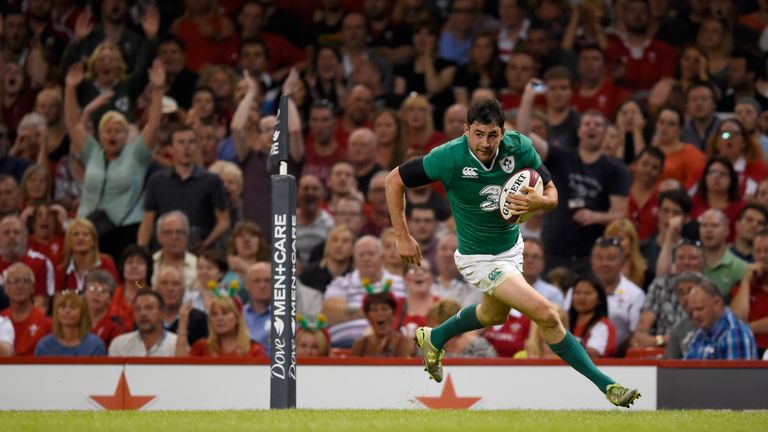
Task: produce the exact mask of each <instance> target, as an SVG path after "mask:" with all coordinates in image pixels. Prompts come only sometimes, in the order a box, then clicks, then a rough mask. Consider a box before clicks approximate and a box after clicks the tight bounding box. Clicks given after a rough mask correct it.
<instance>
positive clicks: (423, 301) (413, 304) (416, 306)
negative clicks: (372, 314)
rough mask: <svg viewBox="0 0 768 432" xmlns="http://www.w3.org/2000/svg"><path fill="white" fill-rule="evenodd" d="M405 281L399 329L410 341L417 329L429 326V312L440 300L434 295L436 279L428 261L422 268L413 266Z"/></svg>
mask: <svg viewBox="0 0 768 432" xmlns="http://www.w3.org/2000/svg"><path fill="white" fill-rule="evenodd" d="M403 280H404V281H405V295H406V297H405V304H404V306H403V312H402V316H403V317H402V322H401V323H400V326H399V328H400V332H401V333H403V334H404V335H405V336H407V337H408V338H409V339H410V338H412V337H413V336H415V335H416V329H417V328H419V327H423V326H425V325H427V312H429V310H430V309H431V308H432V306H433V305H434V304H435V303H437V302H438V301H440V298H439V297H437V296H435V295H434V294H433V293H432V286H433V285H434V277H433V276H432V268H431V265H430V264H429V262H428V261H422V263H421V265H420V266H413V265H411V266H410V267H409V268H408V271H407V272H406V273H405V275H404V276H403ZM396 324H397V323H396Z"/></svg>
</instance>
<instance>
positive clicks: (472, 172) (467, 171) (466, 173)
mask: <svg viewBox="0 0 768 432" xmlns="http://www.w3.org/2000/svg"><path fill="white" fill-rule="evenodd" d="M461 176H462V177H463V178H477V168H472V167H464V169H462V170H461Z"/></svg>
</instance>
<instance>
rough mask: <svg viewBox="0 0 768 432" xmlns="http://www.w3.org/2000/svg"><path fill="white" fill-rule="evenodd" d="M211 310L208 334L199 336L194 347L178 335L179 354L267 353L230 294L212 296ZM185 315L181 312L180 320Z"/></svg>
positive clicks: (240, 354)
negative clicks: (250, 332) (205, 336)
mask: <svg viewBox="0 0 768 432" xmlns="http://www.w3.org/2000/svg"><path fill="white" fill-rule="evenodd" d="M209 312H210V313H209V315H208V328H209V329H210V334H209V336H208V338H207V339H199V340H198V341H197V342H195V343H194V345H192V347H191V348H190V347H189V346H187V345H186V344H185V343H184V342H183V341H181V342H179V340H178V339H177V341H176V344H177V345H176V356H177V357H184V356H192V357H264V350H262V349H261V346H260V345H259V344H258V343H256V342H253V341H252V340H251V337H250V335H249V334H248V326H246V324H245V320H244V319H243V315H242V314H241V313H240V309H239V308H238V307H237V304H236V303H235V301H234V300H233V299H232V298H231V297H217V298H215V299H213V300H212V302H211V308H210V311H209ZM186 319H187V318H184V316H183V315H182V318H181V320H182V321H185V320H186Z"/></svg>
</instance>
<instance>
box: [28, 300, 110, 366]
mask: <svg viewBox="0 0 768 432" xmlns="http://www.w3.org/2000/svg"><path fill="white" fill-rule="evenodd" d="M91 329H92V324H91V315H90V313H89V312H88V304H86V302H85V299H84V298H82V297H80V296H79V295H78V294H77V293H75V292H73V291H63V292H60V293H58V294H56V297H55V298H54V300H53V333H51V334H49V335H47V336H45V337H43V338H42V339H40V341H39V342H38V343H37V347H36V348H35V355H36V356H103V355H106V354H107V350H106V349H105V348H104V342H102V341H101V339H100V338H99V337H98V336H96V335H95V334H93V333H91Z"/></svg>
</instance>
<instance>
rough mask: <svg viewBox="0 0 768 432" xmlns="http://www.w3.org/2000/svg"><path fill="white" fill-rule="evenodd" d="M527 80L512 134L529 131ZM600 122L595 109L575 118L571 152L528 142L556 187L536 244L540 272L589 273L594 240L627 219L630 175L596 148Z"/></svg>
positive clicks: (537, 140) (530, 103)
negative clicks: (542, 265)
mask: <svg viewBox="0 0 768 432" xmlns="http://www.w3.org/2000/svg"><path fill="white" fill-rule="evenodd" d="M533 82H534V81H531V82H530V83H528V85H527V86H526V87H525V92H524V93H523V101H522V104H521V105H520V110H519V111H518V115H517V130H518V132H520V133H521V134H525V135H527V134H529V133H530V131H531V116H532V111H533V98H534V96H535V92H534V90H533ZM605 126H606V120H605V117H603V115H602V114H601V113H600V111H597V110H589V111H587V112H585V113H584V114H583V115H582V116H581V123H580V124H579V129H578V138H579V142H578V147H577V148H576V149H570V148H563V147H558V146H556V145H550V144H549V143H548V142H547V141H545V140H544V139H542V138H540V137H538V136H536V135H535V134H534V135H533V137H532V140H533V145H534V147H535V148H536V151H537V152H538V153H539V155H540V156H541V160H542V161H545V162H546V164H547V167H548V168H549V170H550V172H551V173H552V179H553V181H554V182H555V184H557V185H559V189H558V190H559V193H560V200H559V203H558V205H557V207H556V208H555V209H554V210H553V211H551V212H549V213H546V214H545V215H544V227H543V229H542V231H541V241H542V242H543V244H544V250H545V251H546V253H547V267H546V271H549V270H550V269H552V268H555V267H558V266H566V267H568V268H571V269H573V270H575V271H577V272H578V271H587V270H589V256H590V254H591V250H592V246H593V245H594V244H595V240H597V238H598V237H600V236H601V235H602V234H603V231H604V230H605V226H606V225H608V224H609V223H611V222H612V221H614V220H616V219H620V218H622V217H624V216H625V215H626V214H627V208H628V206H629V199H628V195H629V185H630V176H629V171H628V170H627V168H626V167H625V166H624V165H623V164H622V163H620V162H618V161H616V160H614V159H612V158H610V157H608V156H605V155H603V154H602V153H601V151H600V149H601V147H602V143H603V136H604V135H605Z"/></svg>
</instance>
